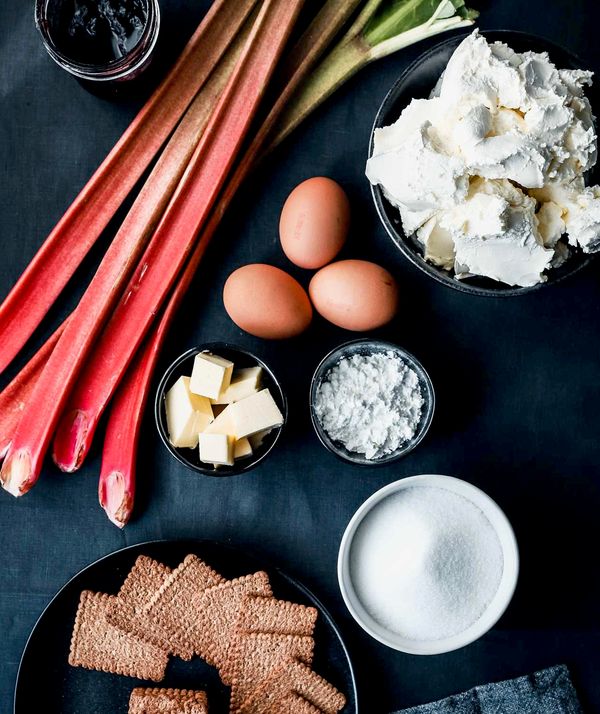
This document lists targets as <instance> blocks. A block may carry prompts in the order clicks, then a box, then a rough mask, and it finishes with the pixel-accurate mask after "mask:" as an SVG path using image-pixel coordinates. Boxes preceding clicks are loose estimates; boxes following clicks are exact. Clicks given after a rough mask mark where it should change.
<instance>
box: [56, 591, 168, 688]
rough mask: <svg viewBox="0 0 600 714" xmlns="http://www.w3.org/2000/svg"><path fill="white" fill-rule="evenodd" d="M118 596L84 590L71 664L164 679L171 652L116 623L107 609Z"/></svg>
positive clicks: (155, 679) (145, 677)
mask: <svg viewBox="0 0 600 714" xmlns="http://www.w3.org/2000/svg"><path fill="white" fill-rule="evenodd" d="M114 599H115V596H114V595H105V594H104V593H93V592H91V591H90V590H84V591H83V592H82V593H81V596H80V599H79V607H78V608H77V615H76V616H75V626H74V628H73V635H72V638H71V651H70V653H69V664H70V665H72V666H73V667H84V668H85V669H96V670H100V671H102V672H112V673H113V674H123V675H125V676H128V677H137V678H139V679H151V680H153V681H155V682H160V681H161V680H162V679H163V677H164V676H165V670H166V668H167V661H168V654H167V652H166V651H164V650H163V649H161V648H159V647H156V645H153V644H151V643H149V642H146V641H144V640H142V639H140V638H139V637H136V636H135V635H132V634H130V633H128V632H124V631H123V630H121V629H119V628H118V627H115V626H114V625H112V624H111V623H110V622H109V621H108V619H107V612H108V609H109V607H110V606H111V605H112V603H113V601H114Z"/></svg>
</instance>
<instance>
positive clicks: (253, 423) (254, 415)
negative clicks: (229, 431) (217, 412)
mask: <svg viewBox="0 0 600 714" xmlns="http://www.w3.org/2000/svg"><path fill="white" fill-rule="evenodd" d="M230 410H231V420H232V423H233V429H234V434H235V438H236V439H242V438H243V437H244V436H250V435H251V434H256V432H257V431H262V430H263V429H270V428H271V427H274V426H280V425H281V424H283V415H282V413H281V412H280V411H279V408H278V406H277V404H275V400H274V399H273V397H272V396H271V392H269V390H268V389H262V390H261V391H260V392H257V393H256V394H252V395H250V396H249V397H246V398H245V399H241V400H240V401H239V402H234V403H233V404H230V405H229V406H228V407H227V409H226V410H225V411H230ZM223 413H225V412H223Z"/></svg>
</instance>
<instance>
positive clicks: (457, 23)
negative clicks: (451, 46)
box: [366, 16, 473, 64]
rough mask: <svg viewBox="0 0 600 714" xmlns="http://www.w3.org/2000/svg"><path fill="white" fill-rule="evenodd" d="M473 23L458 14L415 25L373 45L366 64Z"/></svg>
mask: <svg viewBox="0 0 600 714" xmlns="http://www.w3.org/2000/svg"><path fill="white" fill-rule="evenodd" d="M472 24H473V20H463V19H462V18H461V17H458V16H455V17H448V18H446V19H444V20H438V21H437V22H436V23H433V24H431V23H428V22H426V23H424V24H423V25H419V26H418V27H414V28H413V29H412V30H406V32H403V33H402V34H401V35H398V36H397V37H391V38H390V39H389V40H385V42H381V43H379V44H378V45H375V47H372V48H371V50H370V51H369V59H368V61H367V63H366V64H368V63H369V62H373V61H375V60H377V59H381V58H383V57H388V56H389V55H391V54H393V53H394V52H398V50H402V49H404V48H405V47H409V46H410V45H414V44H415V42H420V41H421V40H425V39H427V38H428V37H434V36H435V35H439V34H441V33H442V32H448V31H449V30H458V29H460V28H461V27H470V26H471V25H472Z"/></svg>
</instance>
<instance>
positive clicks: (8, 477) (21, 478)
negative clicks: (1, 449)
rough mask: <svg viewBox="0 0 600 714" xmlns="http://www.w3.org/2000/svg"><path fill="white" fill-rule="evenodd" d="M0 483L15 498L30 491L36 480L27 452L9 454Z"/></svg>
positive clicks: (1, 473)
mask: <svg viewBox="0 0 600 714" xmlns="http://www.w3.org/2000/svg"><path fill="white" fill-rule="evenodd" d="M0 482H1V483H2V488H3V489H4V490H5V491H8V493H10V494H11V495H12V496H15V498H18V497H19V496H23V495H24V494H25V493H27V491H29V489H30V488H31V487H32V486H33V485H34V483H35V479H34V478H33V474H32V471H31V457H30V455H29V453H28V452H27V451H25V450H23V449H21V450H20V451H16V452H15V453H13V454H10V453H9V456H8V458H7V459H6V460H5V461H4V464H3V465H2V470H1V471H0Z"/></svg>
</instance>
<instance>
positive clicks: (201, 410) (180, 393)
mask: <svg viewBox="0 0 600 714" xmlns="http://www.w3.org/2000/svg"><path fill="white" fill-rule="evenodd" d="M165 410H166V414H167V429H168V431H169V441H170V442H171V444H173V446H176V447H178V448H179V447H188V448H191V449H193V448H195V447H196V446H197V445H198V434H199V433H200V432H201V431H203V430H204V429H205V428H206V427H207V426H208V425H209V424H210V422H211V421H212V419H213V413H212V406H211V404H210V401H209V400H208V399H207V398H206V397H201V396H198V395H197V394H193V393H192V392H191V391H190V378H189V377H180V378H179V379H178V380H177V381H176V382H175V384H174V385H173V386H172V387H171V389H169V391H168V392H167V394H166V395H165Z"/></svg>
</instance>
